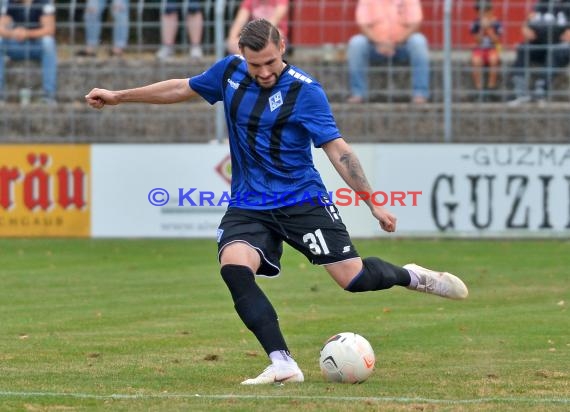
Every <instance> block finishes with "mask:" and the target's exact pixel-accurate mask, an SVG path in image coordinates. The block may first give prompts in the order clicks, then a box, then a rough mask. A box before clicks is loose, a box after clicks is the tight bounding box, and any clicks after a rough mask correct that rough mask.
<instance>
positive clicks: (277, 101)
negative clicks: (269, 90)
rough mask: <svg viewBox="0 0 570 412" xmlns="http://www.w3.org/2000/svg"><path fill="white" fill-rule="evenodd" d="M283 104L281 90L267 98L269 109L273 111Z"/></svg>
mask: <svg viewBox="0 0 570 412" xmlns="http://www.w3.org/2000/svg"><path fill="white" fill-rule="evenodd" d="M282 105H283V97H281V92H280V91H279V92H277V93H275V94H274V95H273V96H271V97H270V98H269V109H270V110H271V111H274V110H275V109H278V108H279V107H281V106H282Z"/></svg>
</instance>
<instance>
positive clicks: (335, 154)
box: [323, 138, 372, 194]
mask: <svg viewBox="0 0 570 412" xmlns="http://www.w3.org/2000/svg"><path fill="white" fill-rule="evenodd" d="M323 150H324V151H325V152H326V154H327V156H328V157H329V159H330V161H331V163H332V164H333V165H334V167H335V169H336V171H337V172H338V173H339V174H340V176H341V177H342V178H343V180H344V181H345V182H346V183H347V184H348V185H349V186H350V188H351V189H352V190H354V191H355V192H363V193H367V194H370V193H372V188H371V187H370V183H369V182H368V179H367V178H366V175H365V174H364V169H363V168H362V165H361V164H360V160H358V157H357V156H356V154H355V153H354V152H353V151H352V148H351V147H350V146H349V145H348V143H346V142H345V141H344V139H342V138H338V139H335V140H332V141H330V142H328V143H327V144H325V145H324V146H323Z"/></svg>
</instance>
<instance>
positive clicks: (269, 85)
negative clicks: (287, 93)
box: [255, 73, 277, 89]
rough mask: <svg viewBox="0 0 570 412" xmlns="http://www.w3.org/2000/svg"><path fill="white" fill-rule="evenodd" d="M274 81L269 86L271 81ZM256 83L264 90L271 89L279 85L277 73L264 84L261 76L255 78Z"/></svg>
mask: <svg viewBox="0 0 570 412" xmlns="http://www.w3.org/2000/svg"><path fill="white" fill-rule="evenodd" d="M270 80H272V82H271V84H269V81H270ZM255 81H256V82H257V84H258V85H259V87H261V88H263V89H270V88H272V87H273V86H275V84H276V83H277V75H276V74H275V73H273V74H272V75H271V76H270V77H268V78H267V79H266V80H265V82H262V81H261V80H260V79H259V76H255Z"/></svg>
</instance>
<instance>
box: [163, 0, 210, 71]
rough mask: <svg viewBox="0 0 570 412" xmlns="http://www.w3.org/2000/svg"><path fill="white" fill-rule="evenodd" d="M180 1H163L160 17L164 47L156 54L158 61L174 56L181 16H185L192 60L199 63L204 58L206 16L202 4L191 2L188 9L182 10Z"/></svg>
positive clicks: (192, 0)
mask: <svg viewBox="0 0 570 412" xmlns="http://www.w3.org/2000/svg"><path fill="white" fill-rule="evenodd" d="M183 4H184V3H183V2H182V1H180V0H162V9H161V16H160V37H161V42H162V45H161V46H160V49H159V50H158V52H157V53H156V58H157V59H158V60H168V59H169V58H170V57H172V56H173V55H174V42H175V41H176V34H177V32H178V20H179V18H180V16H179V14H183V19H184V20H185V24H186V32H187V33H188V39H189V41H190V58H191V59H192V60H194V61H199V60H201V59H202V57H203V56H204V53H203V51H202V32H203V30H204V14H203V12H202V2H201V1H195V0H190V1H189V2H188V3H187V4H188V6H187V9H186V11H184V10H183V9H182V6H183Z"/></svg>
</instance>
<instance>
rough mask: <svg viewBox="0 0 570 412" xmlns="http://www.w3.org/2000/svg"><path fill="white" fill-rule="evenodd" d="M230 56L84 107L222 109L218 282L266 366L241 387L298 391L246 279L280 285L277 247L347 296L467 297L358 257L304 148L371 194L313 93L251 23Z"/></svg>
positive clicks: (291, 364) (105, 94) (295, 371)
mask: <svg viewBox="0 0 570 412" xmlns="http://www.w3.org/2000/svg"><path fill="white" fill-rule="evenodd" d="M239 47H240V50H241V54H242V56H236V55H232V56H228V57H226V58H224V59H222V60H220V61H218V62H216V63H215V64H214V65H213V66H212V67H210V68H209V69H208V70H206V71H205V72H204V73H202V74H200V75H198V76H194V77H192V78H190V79H171V80H166V81H162V82H158V83H153V84H150V85H147V86H144V87H140V88H134V89H127V90H118V91H111V90H105V89H93V90H91V91H90V92H89V94H87V96H86V100H87V103H88V104H89V105H90V106H91V107H93V108H97V109H101V108H103V107H104V106H105V105H116V104H119V103H124V102H139V103H155V104H167V103H176V102H182V101H185V100H187V99H190V98H192V97H195V96H198V95H199V96H202V97H203V98H204V99H206V100H207V101H208V102H209V103H211V104H214V103H216V102H218V101H223V103H224V108H225V113H226V122H227V126H228V131H229V141H230V152H231V161H232V184H231V187H232V194H231V197H232V199H231V201H230V203H229V206H228V209H227V211H226V213H225V215H224V217H223V218H222V221H221V223H220V226H219V229H218V239H217V242H218V258H219V261H220V266H221V269H220V272H221V276H222V278H223V280H224V282H225V283H226V285H227V287H228V288H229V291H230V293H231V296H232V299H233V302H234V307H235V310H236V311H237V313H238V315H239V317H240V318H241V320H242V321H243V322H244V324H245V325H246V326H247V327H248V328H249V329H250V330H251V331H252V332H253V334H254V335H255V337H256V338H257V339H258V341H259V343H260V344H261V346H262V347H263V349H264V350H265V352H266V353H267V355H268V356H269V359H270V360H271V364H270V365H269V366H268V367H267V368H266V369H265V370H264V371H263V372H262V373H261V374H260V375H259V376H257V377H255V378H253V379H247V380H245V381H243V382H242V384H245V385H257V384H268V383H274V382H303V380H304V377H303V372H302V371H301V369H300V368H299V366H298V365H297V363H296V362H295V361H294V360H293V358H292V357H291V354H290V352H289V348H288V346H287V343H286V342H285V339H284V337H283V335H282V333H281V330H280V327H279V323H278V318H277V314H276V313H275V310H274V308H273V306H272V305H271V303H270V301H269V300H268V298H267V297H266V296H265V294H264V293H263V291H262V290H261V289H260V288H259V286H258V285H257V283H256V282H255V275H264V276H276V275H278V274H279V272H280V262H279V261H280V258H281V254H282V252H283V242H284V241H285V242H287V243H288V244H289V245H291V246H292V247H293V248H295V249H297V250H298V251H299V252H301V253H303V254H304V255H305V256H306V257H307V258H308V259H309V261H311V262H312V263H313V264H318V265H323V266H324V267H325V269H326V270H327V272H328V273H329V274H330V275H331V276H332V278H333V279H334V280H335V281H336V282H337V283H338V285H339V286H340V287H342V288H344V289H345V290H347V291H349V292H365V291H374V290H381V289H388V288H391V287H392V286H394V285H398V286H403V287H407V288H409V289H412V290H417V291H420V292H425V293H432V294H434V295H438V296H442V297H446V298H451V299H464V298H466V297H467V294H468V291H467V288H466V286H465V284H464V283H463V282H462V281H461V280H460V279H459V278H458V277H456V276H454V275H452V274H450V273H447V272H436V271H432V270H429V269H425V268H422V267H420V266H418V265H415V264H410V265H406V266H404V267H399V266H395V265H393V264H391V263H388V262H386V261H383V260H381V259H379V258H377V257H367V258H364V259H362V258H361V257H360V256H359V255H358V253H357V251H356V249H355V247H354V245H353V244H352V241H351V239H350V236H349V234H348V232H347V230H346V227H345V225H344V224H343V222H342V220H341V218H340V215H339V212H338V210H337V209H336V207H335V205H334V204H332V203H331V202H330V201H329V200H328V199H327V198H326V197H324V196H323V194H325V193H327V190H326V188H325V186H324V184H323V182H322V180H321V178H320V175H319V173H318V172H317V170H316V169H315V167H314V165H313V160H312V156H311V144H314V145H315V146H316V147H320V148H322V149H323V150H324V151H325V152H326V154H327V155H328V157H329V159H330V161H331V163H332V164H333V165H334V167H335V168H336V170H337V171H338V173H339V174H340V175H341V176H342V178H343V179H344V180H345V181H346V183H347V184H348V185H349V186H350V187H351V188H352V189H353V190H354V191H357V192H368V193H372V189H371V187H370V184H369V183H368V180H367V178H366V177H365V175H364V171H363V170H362V167H361V165H360V162H359V160H358V159H357V157H356V156H355V154H354V153H353V151H352V149H351V147H350V146H349V145H348V144H347V143H346V142H345V141H344V139H343V138H342V137H341V134H340V132H339V130H338V128H337V126H336V123H335V120H334V118H333V115H332V113H331V108H330V106H329V103H328V101H327V98H326V95H325V93H324V91H323V89H322V87H321V85H320V84H319V83H318V82H317V81H316V80H315V79H313V78H312V77H311V76H310V75H308V74H306V73H305V72H303V71H302V70H301V69H299V68H297V67H295V66H292V65H290V64H288V63H287V62H285V61H284V60H283V57H282V56H283V53H284V52H285V43H284V41H283V39H282V38H281V35H280V34H279V30H278V29H277V28H276V27H275V26H273V25H272V24H271V23H269V22H268V21H267V20H263V19H259V20H253V21H251V22H249V23H248V24H247V25H246V26H245V27H244V28H243V30H242V32H241V36H240V40H239ZM244 194H247V196H244ZM299 199H301V201H299ZM367 205H368V207H369V208H370V211H371V213H372V215H373V216H374V217H375V218H376V219H377V220H378V221H379V223H380V226H381V228H382V229H383V230H385V231H387V232H394V231H395V230H396V217H395V216H394V215H393V214H392V213H390V212H389V211H388V210H387V209H384V208H382V207H379V206H377V205H374V204H373V203H372V202H370V201H368V202H367Z"/></svg>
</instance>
